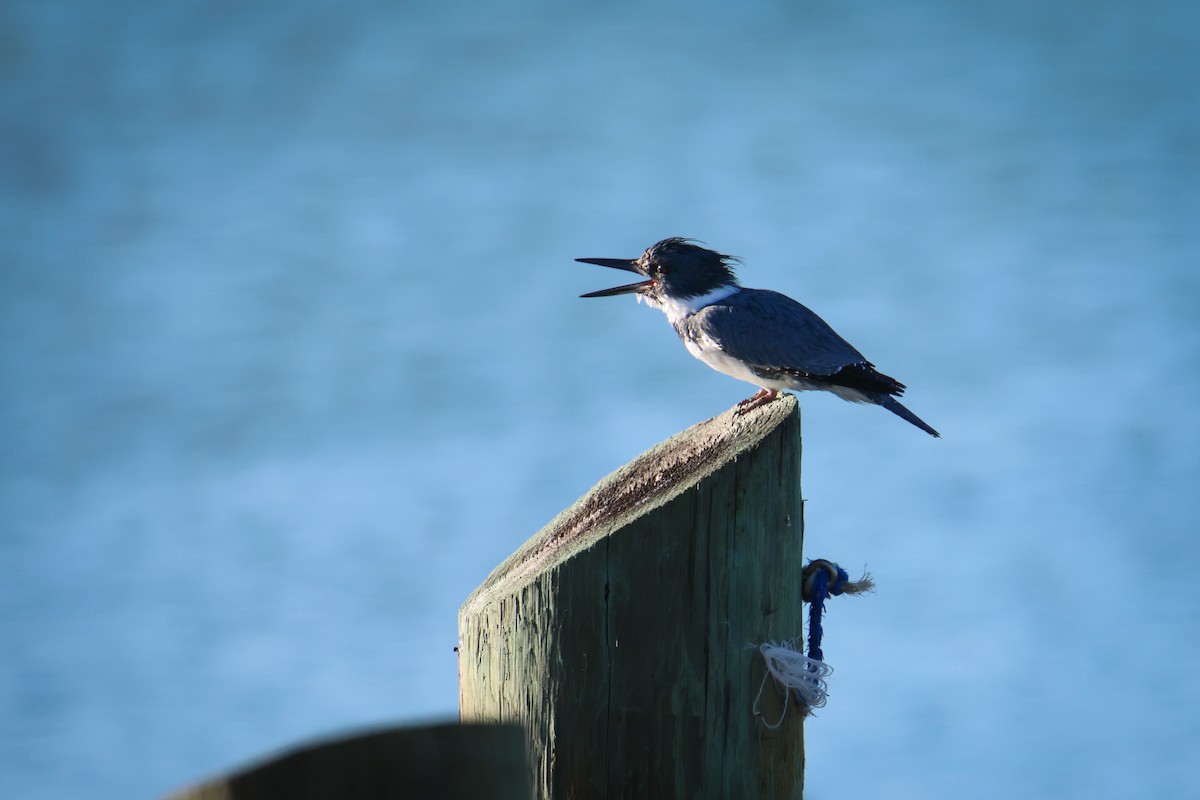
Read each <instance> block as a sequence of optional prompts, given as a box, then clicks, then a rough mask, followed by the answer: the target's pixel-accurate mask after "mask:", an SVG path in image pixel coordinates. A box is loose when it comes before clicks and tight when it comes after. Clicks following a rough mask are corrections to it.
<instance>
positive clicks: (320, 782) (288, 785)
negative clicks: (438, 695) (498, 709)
mask: <svg viewBox="0 0 1200 800" xmlns="http://www.w3.org/2000/svg"><path fill="white" fill-rule="evenodd" d="M525 750H526V748H525V736H524V734H523V732H522V731H521V729H520V728H518V727H517V726H515V725H459V724H446V725H431V726H424V727H413V728H394V729H390V730H383V731H376V732H373V733H368V734H363V735H360V736H352V737H348V738H345V739H338V740H336V741H330V742H324V743H321V744H315V745H312V746H309V747H304V748H300V749H297V750H294V751H292V752H290V753H286V754H284V755H281V756H279V757H277V758H273V759H271V760H269V761H266V762H264V763H261V764H258V765H255V766H251V767H247V768H246V769H244V770H241V771H239V772H236V773H234V774H231V775H228V776H225V777H220V778H215V779H213V780H210V781H206V782H204V783H202V784H199V785H197V786H195V787H192V788H190V789H185V790H183V791H181V792H177V793H175V794H172V795H170V796H169V797H168V800H280V798H287V800H329V798H343V797H344V798H354V800H384V799H385V798H386V799H387V800H479V799H480V798H487V800H528V798H529V794H530V792H529V770H528V768H527V767H526V764H525Z"/></svg>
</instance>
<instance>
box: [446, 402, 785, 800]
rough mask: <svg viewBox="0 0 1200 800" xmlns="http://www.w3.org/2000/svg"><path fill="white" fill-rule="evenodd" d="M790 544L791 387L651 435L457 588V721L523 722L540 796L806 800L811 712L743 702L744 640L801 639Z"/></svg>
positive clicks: (768, 701) (746, 698) (755, 674)
mask: <svg viewBox="0 0 1200 800" xmlns="http://www.w3.org/2000/svg"><path fill="white" fill-rule="evenodd" d="M802 535H803V519H802V506H801V500H800V412H799V407H798V405H797V403H796V400H795V398H793V397H790V396H787V397H785V398H783V399H780V400H777V401H775V402H773V403H770V404H768V405H766V406H764V407H762V408H760V409H757V410H755V411H752V412H750V413H749V414H747V415H746V416H744V417H735V416H733V414H732V413H730V412H727V413H725V414H723V415H721V416H720V417H716V418H714V419H711V420H708V421H707V422H703V423H700V424H699V425H696V426H694V427H692V428H690V429H688V430H686V431H684V432H683V433H681V434H679V435H677V436H675V437H673V438H671V439H669V440H667V441H666V442H663V443H661V444H659V445H657V446H656V447H654V448H652V449H651V450H649V451H648V452H646V453H645V454H643V455H642V456H640V457H638V458H637V459H636V460H634V461H633V462H631V463H630V464H628V465H626V466H625V467H622V468H621V469H619V470H618V471H616V472H614V473H613V474H612V475H610V476H608V477H607V478H605V479H604V480H603V481H601V482H600V483H599V484H598V485H597V486H596V487H595V488H594V489H592V491H591V492H589V493H588V494H587V495H585V496H584V497H583V498H581V499H580V500H579V501H578V502H577V503H576V504H575V505H574V506H572V507H571V508H569V509H567V510H566V511H564V512H563V513H561V514H560V515H559V516H558V517H557V518H555V519H554V520H553V521H552V522H551V523H550V524H549V525H547V526H546V527H545V528H543V529H542V530H541V531H540V532H539V533H538V534H537V535H535V536H534V537H533V538H532V539H530V540H529V541H528V542H526V543H525V545H523V546H522V547H521V549H520V550H518V551H517V552H516V553H515V554H514V555H513V556H512V557H511V558H509V559H508V560H507V561H505V562H504V563H503V564H501V565H500V566H499V567H498V568H497V569H496V570H495V571H494V572H493V573H492V574H491V576H489V577H488V579H487V581H486V582H485V583H484V584H483V585H482V586H481V587H479V589H477V590H476V591H475V592H474V593H473V594H472V595H471V597H470V598H468V599H467V601H466V603H465V604H464V605H463V607H462V610H461V611H460V612H459V644H460V650H459V711H460V715H461V718H462V720H463V721H464V722H470V721H481V720H491V721H503V722H515V723H518V724H520V725H521V726H523V727H524V729H525V731H526V735H527V737H528V739H527V741H528V745H529V761H530V768H531V770H532V778H533V785H534V796H535V797H538V798H570V797H579V798H583V797H588V798H616V797H664V798H665V797H678V798H685V797H686V798H706V797H707V798H743V797H744V798H750V797H753V798H784V797H788V798H797V797H800V796H801V793H802V789H803V783H804V743H803V723H802V716H803V715H802V714H801V713H799V709H798V708H796V707H795V705H794V704H793V707H792V708H791V709H790V711H789V712H788V714H787V716H786V718H785V719H784V721H783V724H782V725H781V726H780V727H779V728H778V729H776V730H770V729H768V728H767V727H766V726H765V725H763V724H762V722H761V721H760V720H759V719H758V718H756V717H755V715H754V713H753V711H752V708H753V706H754V702H755V697H756V695H758V692H759V689H760V686H762V681H763V676H764V669H765V668H764V665H763V660H762V657H761V655H760V654H759V652H758V651H757V650H756V649H755V647H754V645H757V644H759V643H762V642H764V641H780V640H784V639H790V638H792V637H794V636H798V635H799V634H800V633H801V631H802V627H801V626H802V617H803V604H802V599H801V580H800V573H801V567H802V563H801V545H802ZM762 699H763V704H764V715H765V716H767V718H768V719H770V720H771V721H772V722H774V721H775V720H776V719H778V717H779V712H780V705H779V703H780V696H779V693H778V691H777V690H776V689H775V687H774V686H773V685H771V684H768V685H767V687H766V688H765V689H764V690H763V693H762Z"/></svg>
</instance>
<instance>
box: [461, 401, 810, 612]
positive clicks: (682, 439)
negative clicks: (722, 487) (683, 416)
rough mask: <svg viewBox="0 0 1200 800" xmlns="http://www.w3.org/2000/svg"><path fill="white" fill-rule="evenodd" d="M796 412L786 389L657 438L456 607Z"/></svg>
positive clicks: (647, 506) (624, 519) (725, 459)
mask: <svg viewBox="0 0 1200 800" xmlns="http://www.w3.org/2000/svg"><path fill="white" fill-rule="evenodd" d="M799 417H800V404H799V403H798V402H797V401H796V398H795V397H794V396H792V395H788V394H785V395H782V396H781V397H780V398H779V399H777V400H775V401H774V402H771V403H767V404H765V405H763V406H761V407H759V408H756V409H753V410H751V411H749V412H748V413H746V414H744V415H742V416H737V415H735V414H734V410H733V409H730V410H729V411H726V412H725V413H724V414H721V415H720V416H716V417H713V418H712V419H707V420H705V421H704V422H700V423H698V424H696V425H693V426H692V427H690V428H688V429H687V430H685V431H683V432H681V433H677V434H675V435H674V436H672V437H671V438H670V439H667V440H666V441H663V442H660V443H659V444H656V445H655V446H654V447H651V448H650V449H649V450H647V451H646V452H645V453H642V454H641V455H640V456H638V457H637V458H635V459H634V460H633V461H630V462H629V463H628V464H626V465H625V466H623V467H621V468H619V469H617V470H616V471H614V472H613V473H611V474H610V475H608V476H607V477H605V478H604V479H602V480H601V481H600V482H599V483H597V484H596V485H595V486H594V487H592V490H591V491H589V492H588V493H587V494H585V495H584V496H583V497H581V498H579V499H578V500H576V501H575V503H574V504H573V505H572V506H571V507H570V508H568V509H566V510H565V511H563V512H562V513H560V514H559V515H558V516H557V517H555V518H554V519H552V520H551V521H550V522H549V524H547V525H546V526H545V527H544V528H542V529H541V530H540V531H538V532H537V533H536V534H534V535H533V537H531V538H530V539H529V541H527V542H525V544H524V545H522V546H521V547H520V549H518V550H517V552H515V553H513V555H511V556H510V557H509V558H508V559H507V560H505V561H504V563H502V564H501V565H500V566H498V567H496V569H495V570H493V571H492V574H491V575H489V576H488V578H487V580H485V581H484V582H483V584H482V585H481V586H480V587H479V588H478V589H476V590H475V591H474V592H472V593H471V596H470V597H468V598H467V600H466V602H465V603H464V604H463V607H462V611H461V613H463V614H466V613H468V612H469V611H470V610H472V609H473V608H474V607H476V606H478V605H480V604H486V603H487V602H488V601H489V599H490V598H491V597H493V596H495V595H497V594H502V593H507V592H511V591H513V590H515V589H517V588H519V587H520V586H522V585H524V584H525V583H527V582H528V581H529V580H531V579H532V578H533V577H534V576H536V575H537V574H539V573H541V572H542V571H543V570H545V569H547V568H549V567H552V566H554V565H555V564H558V563H560V562H562V561H564V560H565V559H567V558H569V557H571V556H572V555H574V554H575V553H577V552H579V551H581V550H585V549H587V548H588V547H591V546H592V545H594V544H596V543H597V542H598V541H600V540H601V539H603V538H604V537H605V536H608V535H609V534H610V533H613V532H614V531H617V530H620V529H621V528H623V527H624V526H625V525H627V524H629V522H631V521H632V520H634V519H636V518H637V517H639V516H641V515H643V514H645V513H647V512H649V511H651V510H653V509H656V508H659V507H661V506H663V505H666V504H667V503H668V502H670V501H671V500H673V499H674V498H676V497H678V496H679V495H681V494H683V493H684V492H685V491H687V490H688V489H691V488H692V487H694V486H695V485H696V484H698V483H699V482H700V481H702V480H703V479H705V478H707V477H708V476H709V475H712V474H713V473H714V472H716V471H717V470H719V469H721V467H723V466H725V465H726V464H728V463H729V462H731V461H733V460H735V459H736V458H737V457H738V456H739V455H740V454H741V453H744V452H746V451H747V450H750V449H752V448H754V447H756V446H757V445H758V444H759V443H760V442H761V441H762V440H763V439H765V438H767V436H768V435H770V434H771V433H772V432H774V431H775V430H776V429H777V428H779V427H780V426H781V425H783V424H784V423H786V422H788V421H789V420H794V421H796V422H797V424H798V421H799Z"/></svg>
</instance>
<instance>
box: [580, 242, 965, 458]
mask: <svg viewBox="0 0 1200 800" xmlns="http://www.w3.org/2000/svg"><path fill="white" fill-rule="evenodd" d="M575 260H576V261H579V262H581V263H584V264H597V265H599V266H602V267H612V268H614V269H622V270H627V271H629V272H635V273H637V274H639V275H641V276H642V277H643V278H645V280H642V281H639V282H638V283H630V284H626V285H624V286H614V287H613V288H611V289H602V290H600V291H598V292H588V293H587V294H583V295H580V297H585V298H586V297H611V296H613V295H622V294H634V295H636V296H637V299H638V302H645V303H646V304H648V305H650V306H652V307H654V308H657V309H659V310H660V311H662V312H663V313H664V314H666V316H667V320H668V321H669V322H670V323H671V326H672V327H674V328H675V332H676V333H678V334H679V338H680V339H681V340H683V344H684V345H685V346H686V347H687V349H688V352H689V353H691V354H692V355H693V356H695V357H696V358H698V359H700V360H701V361H703V362H704V363H705V364H707V365H708V366H710V367H712V368H713V369H715V370H717V371H718V372H723V373H725V374H726V375H731V376H733V377H734V378H737V379H738V380H743V381H746V382H748V383H752V384H754V385H755V386H758V387H759V390H758V392H756V393H755V394H754V395H753V396H751V397H748V398H746V399H745V400H743V401H741V402H740V403H738V405H737V407H736V409H735V414H738V415H741V414H745V413H747V412H748V411H750V410H751V409H754V408H758V407H759V406H762V405H765V404H767V403H769V402H771V401H773V400H774V399H775V398H776V397H777V396H778V395H779V392H780V391H782V390H792V391H812V390H819V391H826V392H832V393H833V394H835V395H837V396H838V397H840V398H842V399H843V400H849V401H851V402H855V403H874V404H875V405H878V406H883V407H884V408H886V409H887V410H888V411H891V412H892V413H893V414H895V415H896V416H898V417H900V418H901V419H903V420H905V421H907V422H910V423H912V424H913V425H915V426H917V427H918V428H920V429H921V430H923V431H925V432H926V433H928V434H929V435H930V436H933V437H935V438H937V437H940V436H941V434H939V433H938V432H937V431H936V430H934V429H933V428H932V427H930V426H929V425H928V424H926V423H925V421H924V420H922V419H921V418H920V417H918V416H917V415H916V414H914V413H912V412H911V411H909V410H908V409H907V408H905V407H904V406H903V405H902V404H901V403H900V402H899V401H898V400H896V398H897V397H899V396H900V395H902V394H903V393H904V389H905V386H904V384H902V383H900V381H898V380H896V379H895V378H892V377H889V376H887V375H884V374H882V373H880V372H877V371H876V370H875V365H874V364H872V363H871V362H870V361H867V359H866V358H864V357H863V354H862V353H860V352H858V350H856V349H854V347H853V346H851V344H850V343H849V342H847V341H846V340H845V339H843V338H842V337H841V336H839V335H838V334H837V333H836V332H835V331H834V330H833V328H831V327H830V326H829V324H828V323H827V322H825V320H823V319H821V318H820V317H819V316H817V315H816V314H815V313H813V312H812V311H811V310H809V309H808V308H807V307H806V306H803V305H801V304H800V303H798V302H796V301H795V300H793V299H792V298H790V297H788V296H787V295H784V294H780V293H779V292H773V291H770V290H767V289H749V288H746V287H743V286H742V285H741V284H740V283H738V279H737V275H736V274H735V273H734V265H735V264H738V263H740V259H738V258H737V257H736V256H730V255H726V254H724V253H718V252H717V251H715V250H709V249H708V248H706V247H702V246H701V243H698V242H697V241H696V240H694V239H687V238H683V237H679V236H673V237H670V238H668V239H663V240H662V241H661V242H658V243H656V244H654V245H652V246H651V247H649V248H648V249H647V250H646V251H645V252H643V253H642V254H641V256H639V257H638V258H634V259H623V258H577V259H575Z"/></svg>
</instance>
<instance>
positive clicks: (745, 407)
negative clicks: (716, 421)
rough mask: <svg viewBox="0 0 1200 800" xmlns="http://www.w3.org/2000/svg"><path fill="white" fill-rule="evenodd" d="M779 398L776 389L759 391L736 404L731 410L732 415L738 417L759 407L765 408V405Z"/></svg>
mask: <svg viewBox="0 0 1200 800" xmlns="http://www.w3.org/2000/svg"><path fill="white" fill-rule="evenodd" d="M778 396H779V390H778V389H759V390H758V391H757V392H755V393H754V395H753V396H751V397H747V398H746V399H745V400H743V401H742V402H740V403H738V404H737V406H735V407H734V409H733V415H734V416H735V417H740V416H742V415H743V414H746V413H748V412H750V411H753V410H754V409H756V408H758V407H759V406H765V405H766V404H767V403H769V402H771V401H772V400H774V399H775V398H776V397H778Z"/></svg>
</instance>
